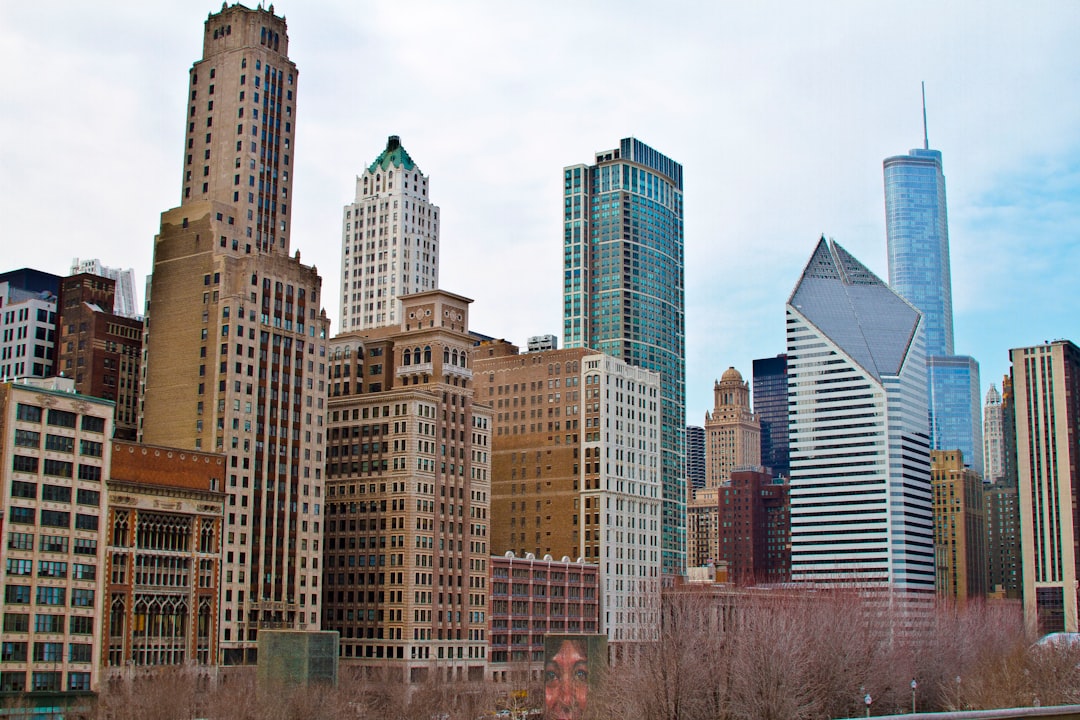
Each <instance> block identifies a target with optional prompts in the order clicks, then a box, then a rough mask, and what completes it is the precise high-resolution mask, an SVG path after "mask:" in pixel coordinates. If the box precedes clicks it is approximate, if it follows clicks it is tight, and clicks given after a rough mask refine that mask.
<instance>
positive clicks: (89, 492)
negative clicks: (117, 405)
mask: <svg viewBox="0 0 1080 720" xmlns="http://www.w3.org/2000/svg"><path fill="white" fill-rule="evenodd" d="M112 422H113V404H112V403H111V402H108V401H106V400H100V399H98V398H92V397H86V396H83V395H78V394H76V393H75V391H74V383H73V382H72V381H71V379H69V378H50V379H45V380H24V381H20V382H18V383H10V382H9V383H3V384H0V497H2V506H3V511H4V517H3V527H4V543H3V544H2V545H0V573H2V574H0V581H2V582H3V586H4V602H3V611H4V612H3V615H4V631H3V654H2V658H0V662H2V665H0V692H4V693H9V692H10V693H30V694H31V698H33V695H34V694H35V693H70V694H75V695H78V694H85V693H88V692H91V691H97V689H98V686H99V681H100V677H101V666H102V660H103V659H102V644H101V640H100V639H101V637H102V635H103V619H104V617H105V616H106V614H107V609H106V607H105V606H104V601H103V597H102V592H101V587H102V585H101V583H102V579H103V578H104V577H105V558H106V555H105V545H106V542H105V541H106V536H105V527H106V526H105V523H104V522H103V520H104V515H105V498H106V489H105V482H106V481H107V480H108V477H109V466H110V456H111V449H112V446H111V443H110V442H109V440H110V438H111V437H112ZM31 702H33V700H31ZM50 704H53V703H50Z"/></svg>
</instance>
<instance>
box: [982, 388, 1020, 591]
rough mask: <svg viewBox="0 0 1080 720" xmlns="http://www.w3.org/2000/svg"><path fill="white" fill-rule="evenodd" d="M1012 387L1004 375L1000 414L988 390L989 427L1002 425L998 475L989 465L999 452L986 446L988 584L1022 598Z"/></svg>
mask: <svg viewBox="0 0 1080 720" xmlns="http://www.w3.org/2000/svg"><path fill="white" fill-rule="evenodd" d="M1012 388H1013V384H1012V378H1011V377H1009V376H1008V375H1005V376H1004V377H1003V378H1002V379H1001V395H1000V396H999V406H998V413H994V412H993V406H992V404H991V400H992V399H993V396H992V395H991V393H987V417H988V419H987V424H988V427H990V428H992V427H994V426H996V425H998V424H1000V427H1001V433H1000V441H1001V450H1000V467H1001V470H1000V473H999V474H997V475H992V474H990V472H991V470H990V469H989V468H991V467H994V466H993V465H990V464H989V463H990V460H989V458H990V457H991V456H992V455H994V454H996V453H991V452H990V447H991V446H990V445H989V444H988V445H987V448H988V449H987V458H988V460H987V462H988V466H987V467H988V470H987V473H988V474H987V477H988V479H989V480H990V481H991V482H990V484H989V485H987V486H986V503H985V504H986V531H987V536H988V541H987V545H986V547H987V550H986V552H987V561H988V562H987V584H988V586H989V591H990V593H991V594H993V595H995V596H998V597H1006V598H1012V599H1019V598H1020V597H1021V593H1022V592H1023V573H1022V572H1021V568H1020V563H1021V554H1020V498H1019V494H1020V491H1019V480H1018V478H1017V474H1016V403H1015V396H1014V394H1013V389H1012ZM991 390H993V386H991ZM995 414H999V418H998V419H997V420H994V419H993V417H994V415H995ZM995 435H996V433H989V432H988V434H987V438H990V439H992V438H993V437H994V436H995ZM996 462H997V461H995V463H996ZM995 472H996V471H995Z"/></svg>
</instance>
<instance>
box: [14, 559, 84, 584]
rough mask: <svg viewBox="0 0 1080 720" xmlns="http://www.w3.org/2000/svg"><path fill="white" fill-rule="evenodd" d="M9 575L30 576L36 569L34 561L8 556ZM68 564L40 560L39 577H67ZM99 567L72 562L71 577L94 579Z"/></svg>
mask: <svg viewBox="0 0 1080 720" xmlns="http://www.w3.org/2000/svg"><path fill="white" fill-rule="evenodd" d="M6 569H7V574H8V575H9V576H16V575H22V576H29V575H31V574H32V573H33V570H34V561H33V560H28V559H20V558H8V560H7V564H6ZM67 576H68V564H67V563H66V562H63V561H59V560H38V577H51V578H66V577H67ZM96 576H97V568H96V566H94V565H87V564H85V563H72V565H71V577H72V578H74V579H76V580H94V579H95V578H96Z"/></svg>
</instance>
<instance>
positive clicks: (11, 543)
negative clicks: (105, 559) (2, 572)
mask: <svg viewBox="0 0 1080 720" xmlns="http://www.w3.org/2000/svg"><path fill="white" fill-rule="evenodd" d="M69 541H70V543H71V544H72V546H73V548H74V551H75V554H76V555H95V556H96V555H97V540H94V539H92V538H70V539H69V538H67V537H64V536H62V535H42V536H41V545H40V548H39V549H40V550H41V552H54V553H66V552H67V551H68V546H69ZM7 546H8V549H9V550H33V549H34V534H33V533H27V532H10V533H8V545H7Z"/></svg>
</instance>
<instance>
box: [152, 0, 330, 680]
mask: <svg viewBox="0 0 1080 720" xmlns="http://www.w3.org/2000/svg"><path fill="white" fill-rule="evenodd" d="M297 77H298V76H297V70H296V66H295V65H293V63H292V62H291V61H290V60H289V57H288V35H287V33H286V27H285V20H284V18H281V17H277V16H275V15H274V14H273V13H272V12H270V11H268V10H265V9H263V8H262V7H261V6H260V8H259V9H255V10H252V9H248V8H245V7H243V6H241V5H232V6H229V7H223V8H222V10H221V12H219V13H215V14H212V15H210V16H209V18H208V19H207V20H206V25H205V34H204V38H203V56H202V58H201V59H199V60H197V61H196V62H195V64H194V65H193V66H192V68H191V71H190V78H189V86H188V98H187V103H186V105H187V112H186V115H187V121H188V127H187V133H186V135H185V146H184V152H183V159H184V161H183V171H182V179H183V181H182V183H181V188H182V191H181V204H180V206H179V207H176V208H173V209H171V210H167V211H166V212H164V213H162V216H161V230H160V233H159V234H158V236H157V237H156V238H155V242H154V266H153V279H152V282H151V291H150V303H149V310H148V317H147V335H146V372H145V377H146V380H145V390H144V394H143V411H142V416H141V423H140V425H141V427H140V439H141V441H142V442H145V443H148V444H152V445H161V446H167V447H174V448H179V449H186V450H194V451H206V452H215V453H223V454H224V455H225V456H226V458H227V473H226V477H225V479H224V483H225V486H224V488H223V490H224V492H225V493H226V500H225V503H226V511H225V528H224V538H223V540H224V546H223V554H224V563H223V577H222V582H221V600H220V604H219V608H220V612H221V617H220V624H219V627H220V631H221V635H220V642H219V644H218V647H219V648H220V653H219V655H220V657H219V661H220V662H222V663H224V664H241V663H253V662H254V661H255V660H256V652H257V634H258V631H259V629H261V628H269V629H295V630H304V629H313V630H317V629H318V628H319V616H320V612H319V611H320V588H319V584H318V583H319V579H320V568H319V560H320V557H321V552H320V550H319V543H320V541H321V538H322V526H321V523H322V513H321V512H320V510H321V506H322V503H323V497H322V489H323V478H322V465H323V457H322V452H323V444H324V440H325V438H324V436H323V432H324V428H323V427H322V423H323V416H324V413H325V412H326V408H325V395H326V392H325V377H326V357H325V355H326V334H327V330H328V325H329V323H328V321H327V319H326V316H325V314H324V313H323V312H322V308H321V304H320V303H321V300H322V298H321V279H320V277H319V275H318V273H317V272H316V270H315V268H313V267H308V266H305V265H302V264H301V263H300V260H299V253H298V252H297V253H296V254H295V255H293V254H292V253H291V250H290V247H289V235H290V231H291V223H290V218H291V208H292V204H291V203H292V171H293V167H294V165H295V158H294V155H293V153H294V149H295V148H294V144H293V138H294V135H295V130H296V126H295V122H296V102H297V100H296V91H297Z"/></svg>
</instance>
